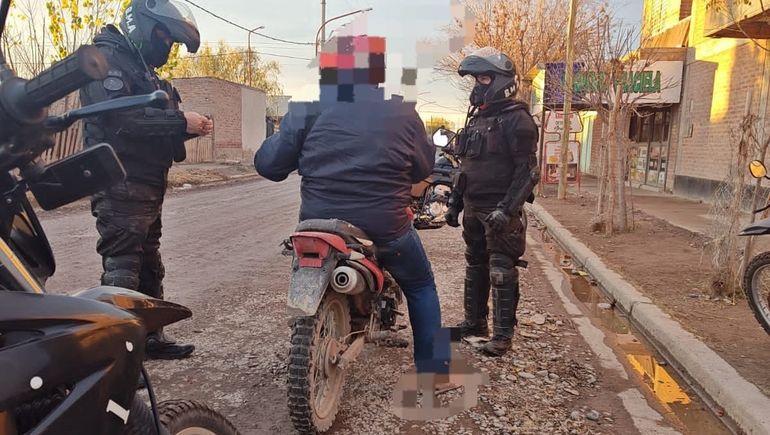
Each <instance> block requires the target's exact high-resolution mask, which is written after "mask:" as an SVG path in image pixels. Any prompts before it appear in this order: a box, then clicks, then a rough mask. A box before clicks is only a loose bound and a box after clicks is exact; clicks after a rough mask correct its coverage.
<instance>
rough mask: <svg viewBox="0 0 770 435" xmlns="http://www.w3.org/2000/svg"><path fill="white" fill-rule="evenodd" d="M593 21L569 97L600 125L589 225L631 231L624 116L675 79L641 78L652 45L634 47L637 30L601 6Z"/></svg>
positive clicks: (652, 57) (555, 81)
mask: <svg viewBox="0 0 770 435" xmlns="http://www.w3.org/2000/svg"><path fill="white" fill-rule="evenodd" d="M594 25H595V26H596V29H595V31H594V32H592V35H593V39H592V40H590V41H587V43H586V45H585V49H584V50H583V51H582V53H581V54H580V55H579V56H578V57H577V64H578V65H580V66H581V68H580V70H579V71H577V74H576V80H575V85H574V89H573V98H574V99H575V104H578V105H580V106H583V107H585V108H588V109H590V110H594V111H596V112H597V113H598V117H599V120H600V121H601V124H602V126H603V127H604V129H603V135H602V138H603V144H602V146H601V148H600V165H599V166H600V171H599V172H600V173H599V189H598V195H597V204H596V217H595V219H594V221H593V222H592V227H593V229H594V230H595V231H604V232H605V233H607V234H612V233H614V232H616V231H617V232H627V231H629V230H631V229H632V227H631V225H630V219H629V218H630V216H632V214H633V210H631V208H630V207H629V201H628V192H627V189H626V178H627V175H628V172H629V171H628V169H629V166H628V156H629V147H628V138H627V137H626V132H627V126H628V123H629V120H630V118H631V116H632V115H634V114H636V115H638V116H640V115H641V114H640V113H639V111H638V106H639V104H640V103H645V105H648V106H650V105H652V106H656V105H658V103H656V102H654V101H649V100H645V98H646V92H647V91H652V92H657V93H662V92H663V91H665V90H667V89H670V88H673V87H676V86H679V85H680V83H678V82H677V83H673V82H671V81H670V80H669V81H668V82H666V81H664V79H663V78H661V77H660V76H655V77H647V76H648V75H651V74H652V72H651V71H648V70H649V69H650V67H651V66H652V65H653V64H654V63H655V62H656V61H657V60H658V57H659V53H658V52H657V51H656V50H655V49H652V48H646V49H640V48H638V47H639V46H640V45H641V46H642V47H643V46H645V45H646V44H645V41H643V40H641V44H640V45H637V44H639V43H640V38H641V35H640V33H639V31H638V29H636V28H633V27H628V26H626V25H625V24H624V23H623V22H622V21H621V20H617V19H615V18H614V17H613V16H612V15H611V14H610V13H609V12H607V11H606V10H605V11H603V13H602V14H601V15H599V16H598V17H597V19H596V20H594ZM648 78H649V80H647V79H648ZM642 79H644V80H642ZM549 81H550V85H551V87H552V88H558V87H559V86H563V84H562V83H561V81H560V78H559V77H551V78H549ZM647 88H650V89H647Z"/></svg>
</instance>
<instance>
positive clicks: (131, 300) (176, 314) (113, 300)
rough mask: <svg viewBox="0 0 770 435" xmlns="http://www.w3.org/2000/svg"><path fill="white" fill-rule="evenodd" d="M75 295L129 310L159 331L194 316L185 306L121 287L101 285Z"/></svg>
mask: <svg viewBox="0 0 770 435" xmlns="http://www.w3.org/2000/svg"><path fill="white" fill-rule="evenodd" d="M74 296H76V297H79V298H84V299H91V300H95V301H99V302H104V303H107V304H110V305H113V306H116V307H118V308H121V309H123V310H126V311H129V312H131V313H132V314H134V315H135V316H136V317H139V319H140V320H141V321H142V323H143V324H144V326H145V328H146V329H147V330H148V331H157V330H158V329H160V328H162V327H164V326H166V325H170V324H172V323H176V322H178V321H180V320H184V319H186V318H188V317H191V316H192V311H190V309H189V308H187V307H185V306H182V305H179V304H175V303H173V302H168V301H164V300H162V299H155V298H151V297H149V296H147V295H145V294H143V293H139V292H136V291H133V290H128V289H124V288H120V287H110V286H101V287H96V288H92V289H88V290H83V291H81V292H78V293H76V294H75V295H74Z"/></svg>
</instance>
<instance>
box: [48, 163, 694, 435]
mask: <svg viewBox="0 0 770 435" xmlns="http://www.w3.org/2000/svg"><path fill="white" fill-rule="evenodd" d="M298 186H299V183H298V179H297V178H296V177H293V178H291V179H290V180H289V181H287V182H285V183H282V184H274V183H269V182H267V181H264V180H255V181H249V182H244V183H239V184H232V185H226V186H220V187H216V188H210V189H198V190H192V191H188V192H184V193H181V194H175V195H171V196H170V197H169V198H168V200H167V203H166V206H165V211H164V224H165V228H164V236H163V240H162V241H163V246H162V253H163V255H164V258H165V263H166V269H167V278H166V281H165V283H166V296H167V298H168V299H170V300H172V301H177V302H180V303H183V304H185V305H188V306H189V307H191V308H192V309H193V312H194V313H195V315H194V318H193V319H192V320H189V321H185V322H182V323H181V324H179V325H175V326H174V327H172V328H170V332H171V333H172V334H173V335H175V336H176V338H178V339H180V340H184V341H189V342H192V343H194V344H195V345H196V346H197V350H196V352H195V354H194V356H193V357H192V358H190V359H188V360H184V361H172V362H162V363H158V362H152V363H150V364H149V365H148V367H149V370H150V373H151V375H152V376H153V379H154V381H155V384H156V388H157V390H158V392H159V396H160V398H161V399H169V398H190V399H197V400H202V401H206V402H208V403H209V404H211V405H212V406H213V407H215V408H216V409H218V410H220V411H222V412H223V413H224V414H226V415H228V416H229V417H230V418H231V419H232V420H233V422H234V423H236V425H237V426H238V427H239V428H240V429H241V431H242V433H244V434H290V433H292V427H291V422H290V420H289V416H288V411H287V408H286V387H285V378H286V366H285V359H286V358H285V357H286V355H287V354H288V342H289V333H290V330H289V328H288V327H287V322H286V320H287V319H286V316H285V310H284V306H285V289H286V284H287V282H288V272H289V260H288V259H287V258H285V257H282V256H281V255H280V248H279V243H280V242H281V241H282V240H283V239H284V238H285V236H286V235H288V234H289V233H290V232H291V230H292V229H293V227H294V225H295V222H296V216H297V210H298V202H299V195H298ZM43 223H44V225H45V226H46V228H47V230H48V232H49V237H50V238H51V241H52V244H53V248H54V251H55V253H56V255H57V258H58V262H59V264H58V270H57V273H56V276H55V278H53V279H52V280H51V281H50V282H49V290H50V291H54V292H71V291H73V290H76V289H80V288H83V287H87V286H92V285H95V284H96V283H97V280H98V276H99V272H100V260H99V258H98V256H97V255H96V254H95V252H94V246H95V243H96V235H95V230H94V228H93V218H92V217H91V216H90V215H89V214H88V213H87V212H86V211H83V210H80V211H78V210H75V211H70V212H66V213H61V214H48V215H45V216H44V217H43ZM422 237H423V240H424V243H425V245H426V249H427V250H428V254H429V256H430V258H431V260H432V262H433V267H434V272H435V274H436V276H437V281H438V285H439V291H440V296H441V300H442V306H443V322H444V324H445V325H452V324H455V323H456V322H458V321H459V320H461V316H462V297H461V288H462V282H463V266H464V258H463V255H462V253H463V244H462V241H461V238H460V234H459V230H454V229H450V228H445V229H441V230H437V231H431V232H425V233H423V234H422ZM545 252H546V251H545V249H544V248H543V247H542V246H540V245H539V243H537V242H535V243H534V245H533V247H532V249H531V250H530V253H529V254H528V256H527V259H528V260H530V267H529V269H528V270H526V271H524V272H523V273H522V294H523V299H522V306H521V320H522V326H521V327H520V328H518V329H517V337H516V344H515V349H514V352H512V353H511V354H510V355H509V356H506V357H505V358H502V359H499V360H492V359H488V358H481V357H477V356H476V353H475V352H474V351H473V349H471V348H470V347H469V346H467V345H464V347H463V349H462V353H463V354H464V355H465V356H466V357H468V358H469V360H470V361H471V362H472V364H473V365H475V366H476V367H478V368H480V369H481V370H483V371H486V372H488V373H489V374H490V379H491V383H490V385H488V386H485V387H482V388H481V404H480V405H479V406H478V407H476V408H474V409H473V410H471V411H466V412H464V413H462V414H460V415H459V416H456V417H452V418H450V419H448V420H446V421H439V422H427V423H423V422H408V421H403V420H400V419H398V418H397V417H396V416H395V415H393V414H391V413H390V411H389V409H390V405H389V403H390V397H391V393H392V386H393V385H394V384H395V383H396V382H397V381H398V378H399V376H400V375H401V373H403V372H404V371H406V370H407V369H409V368H410V366H411V349H382V348H371V347H367V349H366V350H365V351H364V353H363V354H362V355H361V357H360V358H359V362H358V363H357V364H356V365H355V366H354V367H353V369H352V371H351V373H350V374H349V377H348V379H349V381H348V384H347V388H346V391H345V398H344V403H343V405H342V409H341V411H340V414H339V416H338V422H337V424H336V425H335V427H334V428H333V432H334V433H339V434H361V433H383V434H385V433H388V434H389V433H409V434H418V433H437V434H443V433H494V434H498V433H500V434H502V433H522V434H524V433H567V434H569V433H575V434H577V433H579V434H584V433H622V434H629V433H661V434H667V433H675V431H674V430H672V429H671V425H670V423H667V422H665V421H661V420H662V417H661V416H660V413H658V412H657V411H656V410H655V409H653V408H657V407H656V405H655V404H654V403H653V405H652V408H651V407H650V405H648V402H647V401H646V400H645V399H644V394H643V392H642V391H643V389H638V388H637V383H635V382H634V380H633V377H632V378H630V379H629V376H628V375H627V374H626V372H625V370H624V365H623V364H621V362H620V361H621V360H622V358H621V359H617V357H616V356H615V355H614V354H613V353H612V351H611V350H609V348H608V347H607V345H605V344H604V341H605V339H604V338H603V335H602V332H601V330H600V329H599V328H595V327H593V329H592V325H590V322H588V321H584V322H580V321H578V320H579V319H583V320H585V319H586V318H585V317H582V316H581V315H580V314H579V313H575V312H570V313H569V314H568V312H567V311H566V310H565V304H564V303H563V302H562V300H560V298H559V296H557V292H556V291H555V290H554V286H558V285H557V284H555V282H556V281H558V279H559V278H558V275H559V274H560V273H561V271H560V270H559V269H557V268H555V267H554V265H553V264H550V262H549V261H548V260H547V258H548V257H549V254H546V253H545ZM555 280H556V281H555ZM573 311H574V309H573ZM585 323H588V325H586V324H585ZM584 337H588V338H584ZM586 340H587V341H586ZM607 350H609V354H607ZM597 352H598V355H599V356H597ZM613 358H615V359H613ZM608 361H609V363H608ZM661 413H663V414H665V411H663V410H661ZM678 429H680V430H681V429H683V428H678Z"/></svg>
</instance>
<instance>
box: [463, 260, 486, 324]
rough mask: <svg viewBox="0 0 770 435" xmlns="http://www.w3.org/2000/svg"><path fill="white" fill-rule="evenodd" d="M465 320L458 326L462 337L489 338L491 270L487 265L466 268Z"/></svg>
mask: <svg viewBox="0 0 770 435" xmlns="http://www.w3.org/2000/svg"><path fill="white" fill-rule="evenodd" d="M463 293H464V295H463V297H464V307H465V320H464V321H463V322H462V323H460V324H459V325H457V326H458V327H459V328H460V334H461V335H462V337H463V338H464V337H474V336H475V337H488V336H489V324H488V323H487V316H488V314H489V268H488V267H487V266H486V265H475V266H467V267H466V268H465V289H464V291H463Z"/></svg>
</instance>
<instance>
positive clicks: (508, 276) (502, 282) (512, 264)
mask: <svg viewBox="0 0 770 435" xmlns="http://www.w3.org/2000/svg"><path fill="white" fill-rule="evenodd" d="M489 266H490V267H489V277H490V279H491V281H492V285H493V286H495V287H507V286H510V285H512V284H513V283H515V282H518V280H519V271H518V270H516V261H515V260H514V259H513V258H511V257H508V256H506V255H500V254H492V256H491V257H490V260H489Z"/></svg>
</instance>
